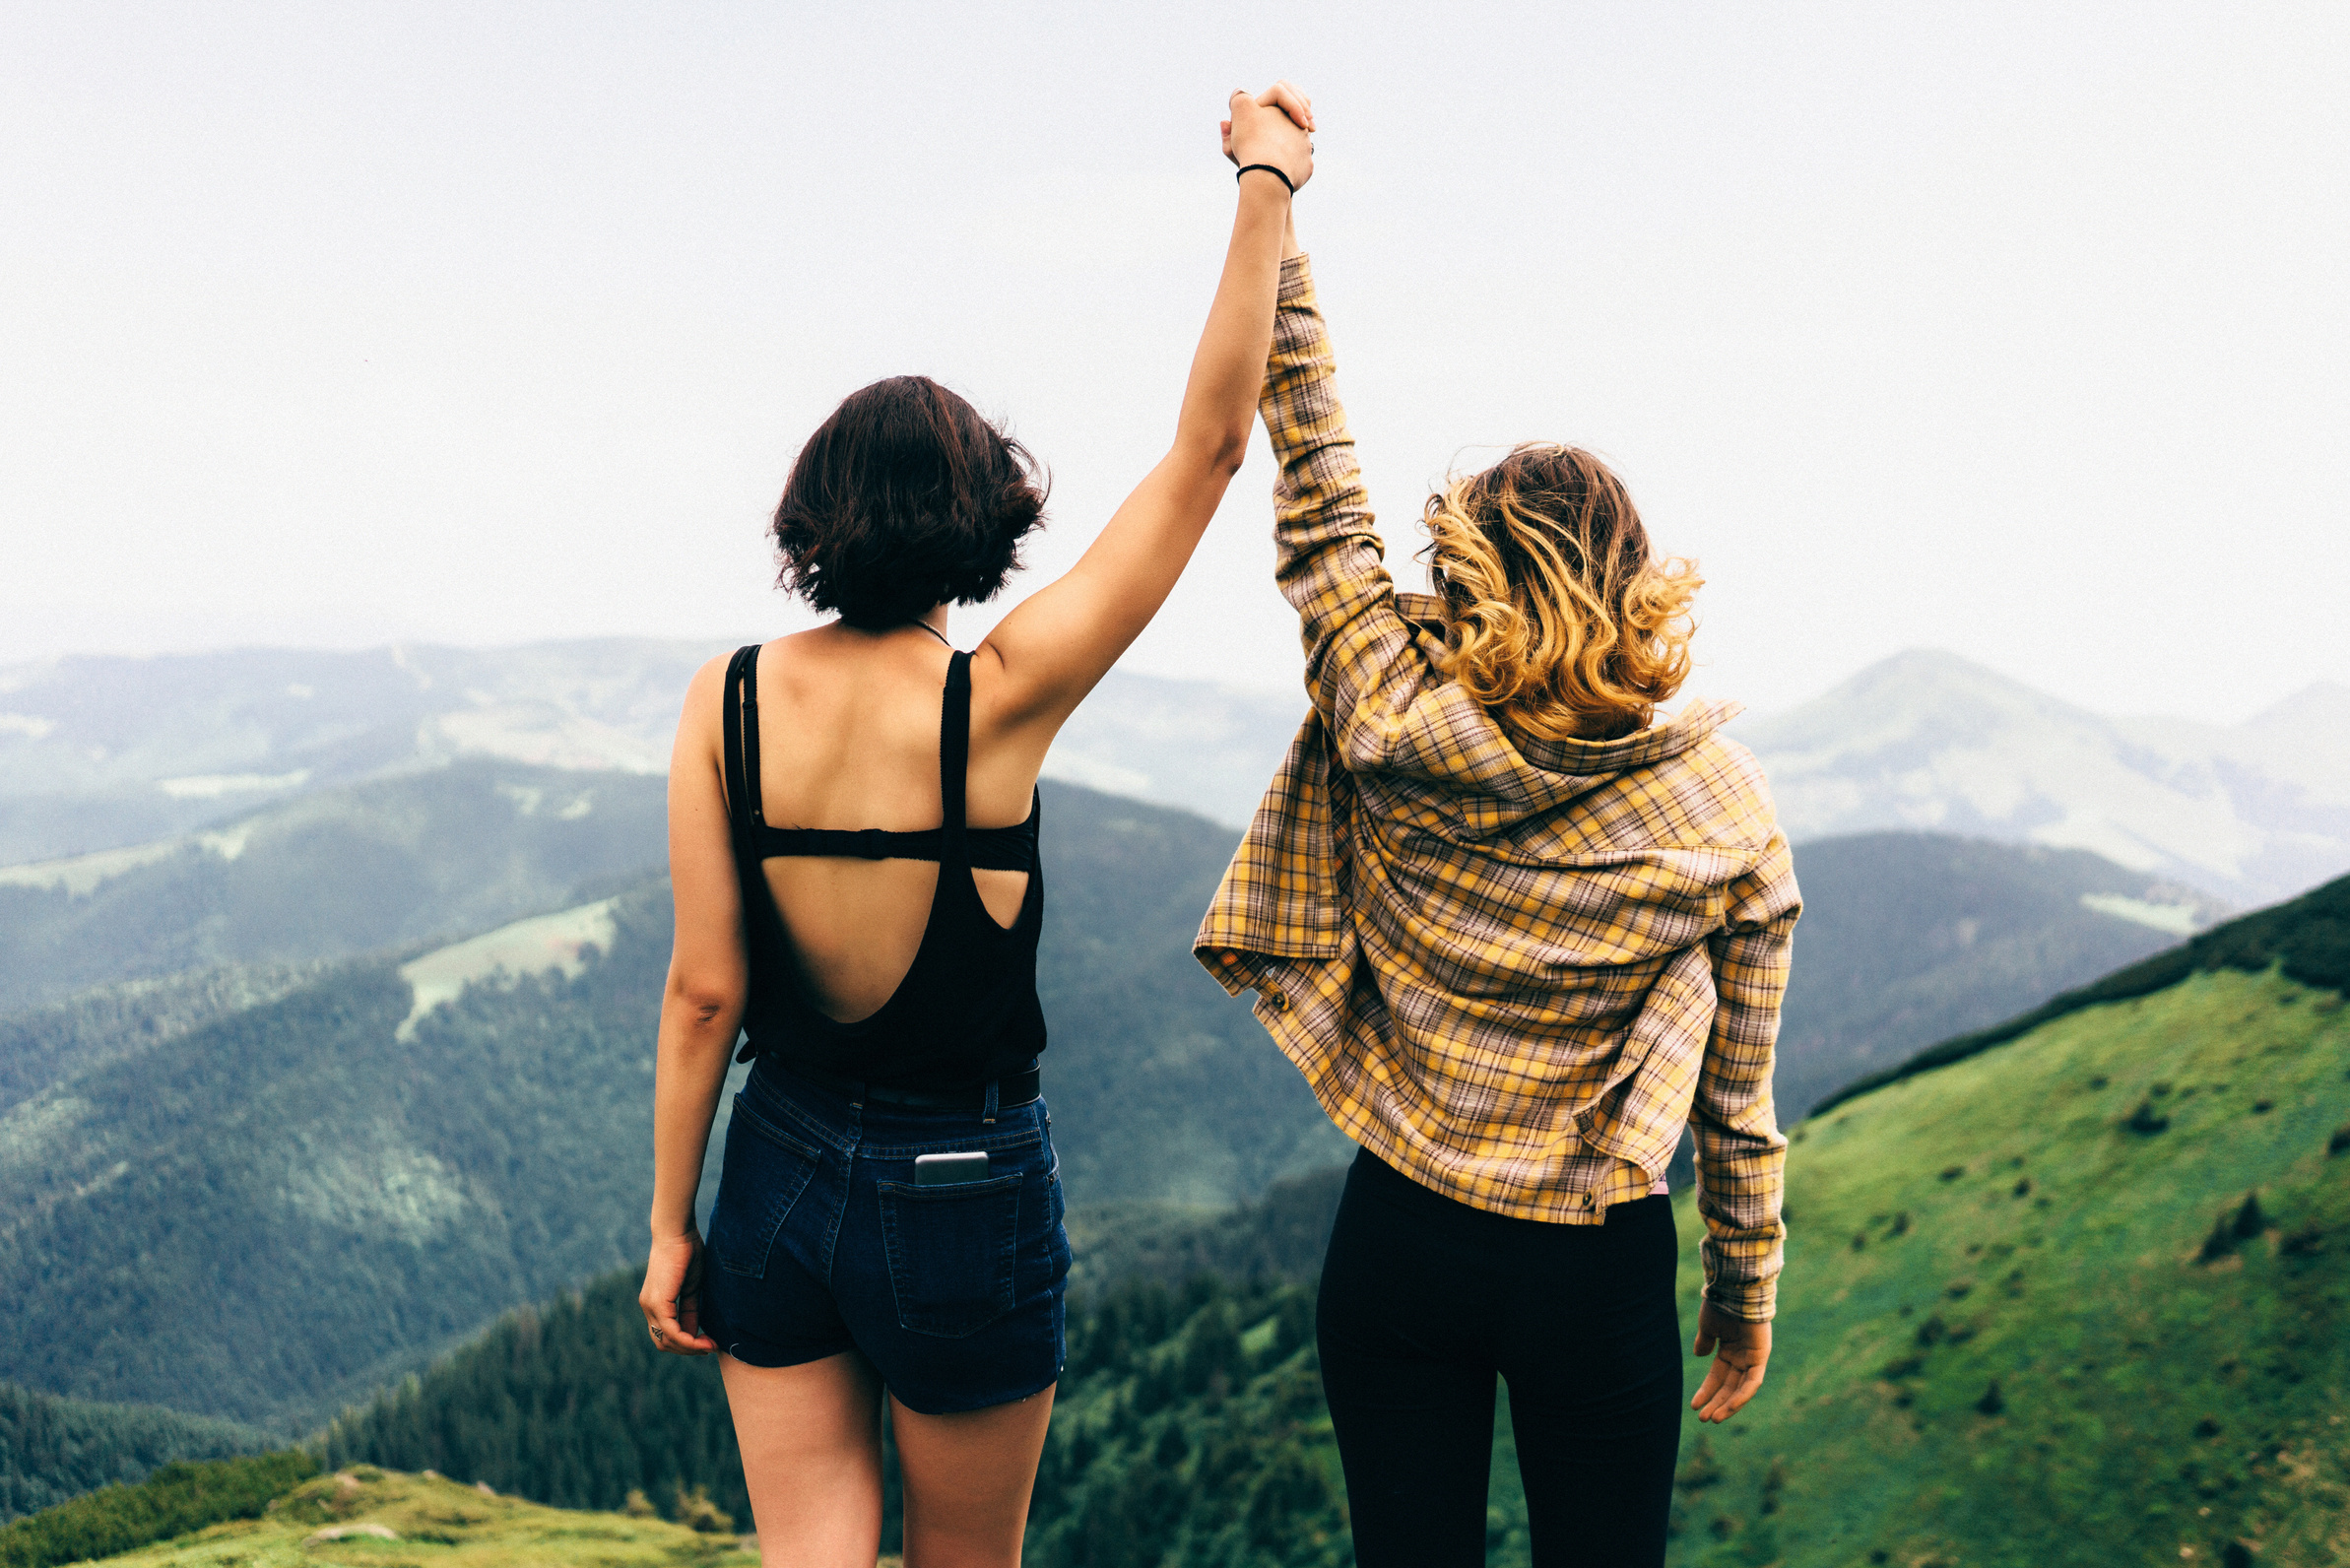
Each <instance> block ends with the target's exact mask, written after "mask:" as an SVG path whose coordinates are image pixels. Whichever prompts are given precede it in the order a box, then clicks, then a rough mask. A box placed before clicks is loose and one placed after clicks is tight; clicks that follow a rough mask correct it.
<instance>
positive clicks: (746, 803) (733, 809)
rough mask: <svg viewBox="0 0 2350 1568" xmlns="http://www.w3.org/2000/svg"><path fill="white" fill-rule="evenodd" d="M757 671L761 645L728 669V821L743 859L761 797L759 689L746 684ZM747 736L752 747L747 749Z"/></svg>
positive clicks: (741, 651)
mask: <svg viewBox="0 0 2350 1568" xmlns="http://www.w3.org/2000/svg"><path fill="white" fill-rule="evenodd" d="M757 667H758V644H757V643H755V642H754V643H752V644H751V646H749V647H747V648H737V649H736V650H735V656H734V657H733V658H732V659H730V660H728V661H727V665H726V713H725V720H726V722H725V725H724V729H725V731H726V817H727V824H728V826H729V827H731V828H732V829H733V831H734V838H735V850H736V854H737V855H738V856H744V855H746V854H747V852H749V851H750V849H751V820H752V816H751V814H752V813H753V812H754V811H755V810H756V809H757V802H758V794H757V791H756V788H755V787H754V785H753V784H752V782H751V781H752V780H754V779H756V778H757V777H758V698H757V695H756V687H755V686H753V687H752V689H751V692H750V693H748V696H749V701H746V700H745V698H746V695H747V693H746V692H745V690H744V687H745V686H746V684H747V682H751V681H755V679H756V677H755V676H754V675H752V673H751V672H753V671H755V670H756V669H757ZM746 734H748V735H749V737H750V738H751V744H750V745H749V746H746V745H745V744H744V738H745V736H746Z"/></svg>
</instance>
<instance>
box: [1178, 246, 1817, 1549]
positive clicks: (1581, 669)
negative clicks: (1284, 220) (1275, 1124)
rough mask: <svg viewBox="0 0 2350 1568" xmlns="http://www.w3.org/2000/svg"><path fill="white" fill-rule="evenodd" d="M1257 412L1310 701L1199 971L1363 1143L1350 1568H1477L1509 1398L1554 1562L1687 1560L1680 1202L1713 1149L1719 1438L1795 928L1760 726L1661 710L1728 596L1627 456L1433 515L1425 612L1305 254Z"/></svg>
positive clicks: (1499, 477) (1333, 1363) (1339, 1268)
mask: <svg viewBox="0 0 2350 1568" xmlns="http://www.w3.org/2000/svg"><path fill="white" fill-rule="evenodd" d="M1285 248H1287V249H1289V250H1292V251H1294V248H1295V247H1294V245H1293V244H1292V245H1289V246H1287V247H1285ZM1261 409H1262V412H1263V415H1264V418H1265V424H1266V426H1267V428H1268V429H1270V430H1271V431H1272V434H1273V447H1274V450H1275V452H1276V454H1277V455H1278V457H1279V459H1280V465H1281V467H1280V477H1279V480H1278V482H1277V484H1276V487H1275V490H1274V501H1275V509H1276V513H1277V526H1276V534H1275V547H1276V565H1275V573H1276V576H1277V579H1278V581H1279V583H1280V587H1281V591H1282V592H1283V593H1284V594H1285V595H1286V596H1287V597H1288V599H1289V602H1290V603H1291V604H1292V605H1294V606H1295V607H1296V608H1297V611H1298V614H1299V617H1300V619H1301V622H1302V632H1303V636H1304V641H1305V649H1306V686H1307V690H1308V693H1309V695H1310V696H1311V697H1312V699H1313V706H1312V711H1311V712H1310V713H1309V714H1308V716H1307V719H1306V722H1305V726H1304V728H1303V729H1302V730H1301V731H1300V732H1299V734H1298V736H1297V739H1296V741H1295V742H1294V743H1293V745H1292V746H1291V748H1290V751H1289V755H1288V757H1287V759H1286V760H1285V761H1284V762H1283V764H1282V766H1281V770H1280V772H1279V773H1278V774H1277V775H1276V776H1275V778H1274V780H1273V787H1272V790H1271V791H1270V792H1269V793H1268V795H1267V796H1266V799H1265V803H1264V805H1263V806H1261V807H1260V808H1259V809H1258V812H1257V817H1256V819H1255V821H1254V822H1253V823H1252V825H1251V826H1250V828H1249V832H1248V836H1247V837H1246V838H1245V839H1244V840H1243V841H1242V844H1241V847H1240V850H1239V852H1238V854H1237V855H1236V856H1235V857H1234V859H1233V863H1232V867H1231V869H1230V871H1229V872H1227V873H1226V875H1225V878H1224V882H1223V885H1222V887H1221V888H1219V889H1218V891H1217V894H1216V898H1215V902H1214V904H1213V905H1212V907H1210V909H1209V910H1208V918H1207V920H1206V921H1205V922H1204V923H1203V925H1202V927H1201V930H1200V936H1199V939H1198V952H1199V957H1200V960H1201V961H1202V962H1203V963H1204V964H1206V965H1207V966H1208V969H1209V971H1210V972H1211V973H1213V974H1215V975H1216V976H1217V978H1218V979H1220V980H1221V981H1222V982H1223V983H1224V985H1225V986H1226V988H1227V989H1229V990H1231V991H1233V992H1234V993H1235V994H1238V993H1239V992H1240V991H1242V990H1244V989H1253V990H1255V991H1256V992H1257V994H1258V998H1259V1000H1258V1003H1257V1015H1258V1017H1259V1018H1260V1019H1262V1020H1263V1021H1264V1023H1265V1025H1266V1027H1267V1029H1268V1030H1269V1031H1270V1032H1271V1033H1272V1034H1273V1038H1274V1040H1275V1041H1276V1042H1278V1044H1279V1045H1280V1047H1281V1049H1282V1050H1283V1051H1284V1052H1285V1053H1286V1054H1287V1055H1288V1056H1289V1058H1290V1060H1291V1061H1293V1062H1294V1063H1295V1064H1296V1065H1297V1067H1298V1068H1299V1070H1300V1071H1302V1072H1303V1073H1304V1074H1305V1076H1306V1078H1307V1080H1308V1082H1310V1083H1311V1084H1312V1085H1313V1088H1314V1092H1315V1094H1316V1095H1317V1096H1318V1097H1319V1098H1320V1100H1321V1102H1322V1105H1323V1108H1324V1110H1326V1111H1327V1112H1328V1113H1329V1115H1330V1117H1331V1119H1332V1120H1333V1121H1334V1122H1336V1123H1337V1124H1338V1128H1339V1130H1340V1131H1341V1132H1343V1133H1345V1134H1346V1135H1347V1136H1348V1137H1349V1138H1351V1139H1353V1140H1354V1141H1355V1142H1356V1143H1358V1144H1359V1145H1361V1152H1360V1154H1359V1155H1358V1156H1357V1157H1356V1159H1355V1162H1354V1166H1353V1169H1352V1170H1351V1171H1350V1172H1349V1173H1348V1175H1347V1180H1346V1190H1345V1196H1344V1198H1343V1200H1342V1201H1341V1203H1340V1206H1339V1209H1338V1221H1337V1224H1336V1225H1335V1226H1334V1228H1333V1231H1332V1234H1331V1239H1330V1251H1329V1256H1328V1259H1327V1260H1326V1263H1325V1267H1324V1271H1323V1275H1322V1293H1321V1302H1320V1308H1319V1312H1318V1325H1317V1326H1318V1331H1319V1338H1320V1344H1321V1355H1322V1375H1323V1383H1324V1387H1325V1389H1326V1390H1327V1392H1328V1395H1329V1399H1330V1409H1331V1416H1332V1419H1333V1421H1334V1423H1335V1425H1336V1427H1337V1433H1338V1450H1339V1456H1340V1459H1341V1461H1342V1463H1343V1466H1344V1470H1345V1474H1346V1491H1347V1506H1348V1511H1349V1514H1350V1516H1351V1519H1352V1525H1353V1532H1354V1545H1355V1553H1356V1560H1357V1561H1358V1562H1359V1563H1361V1564H1362V1565H1363V1568H1389V1565H1408V1568H1447V1565H1453V1564H1461V1565H1468V1564H1477V1563H1482V1562H1483V1561H1484V1535H1485V1496H1486V1484H1487V1478H1488V1477H1487V1473H1486V1472H1487V1468H1488V1463H1489V1457H1490V1455H1491V1452H1492V1434H1493V1408H1494V1405H1493V1402H1494V1387H1495V1379H1496V1378H1497V1377H1499V1378H1504V1379H1507V1380H1508V1383H1509V1389H1510V1418H1511V1422H1512V1425H1513V1427H1514V1430H1515V1433H1516V1437H1517V1448H1518V1461H1519V1466H1520V1469H1521V1470H1522V1471H1523V1473H1524V1478H1525V1484H1526V1497H1527V1506H1528V1510H1529V1513H1530V1515H1531V1524H1532V1528H1533V1534H1534V1561H1535V1562H1536V1563H1537V1564H1551V1563H1569V1562H1572V1563H1593V1564H1607V1565H1609V1568H1617V1565H1628V1564H1661V1563H1662V1562H1663V1561H1664V1560H1665V1516H1666V1513H1667V1510H1668V1508H1669V1506H1670V1502H1671V1483H1672V1465H1673V1456H1674V1452H1675V1448H1676V1445H1677V1443H1678V1437H1679V1421H1680V1394H1681V1370H1680V1359H1679V1348H1678V1340H1679V1330H1678V1327H1677V1314H1676V1309H1675V1303H1674V1297H1673V1274H1674V1266H1675V1261H1676V1258H1677V1247H1676V1243H1675V1240H1674V1234H1673V1219H1672V1209H1671V1201H1670V1200H1669V1198H1667V1197H1666V1196H1665V1181H1664V1173H1665V1166H1666V1164H1667V1163H1668V1161H1669V1160H1670V1158H1671V1155H1672V1151H1673V1148H1674V1146H1675V1144H1676V1143H1677V1142H1678V1141H1679V1138H1680V1135H1681V1130H1682V1128H1683V1127H1684V1126H1688V1127H1691V1128H1693V1129H1694V1130H1695V1133H1696V1139H1697V1168H1698V1204H1697V1207H1698V1210H1699V1212H1700V1213H1701V1214H1702V1215H1703V1217H1704V1220H1705V1225H1706V1237H1705V1241H1704V1245H1703V1257H1704V1265H1705V1277H1706V1283H1705V1296H1704V1301H1703V1303H1702V1305H1701V1306H1700V1308H1699V1312H1698V1323H1697V1335H1696V1339H1695V1342H1694V1344H1693V1346H1692V1349H1693V1352H1694V1353H1696V1354H1699V1355H1705V1354H1708V1353H1711V1354H1713V1356H1714V1360H1713V1363H1712V1365H1711V1366H1710V1367H1709V1368H1708V1370H1707V1372H1706V1376H1705V1379H1704V1382H1703V1384H1702V1385H1701V1386H1700V1387H1699V1389H1698V1390H1697V1393H1696V1397H1695V1399H1694V1400H1693V1401H1691V1404H1692V1405H1694V1406H1695V1408H1696V1410H1697V1413H1698V1418H1699V1419H1700V1420H1705V1421H1721V1420H1726V1419H1728V1418H1729V1417H1730V1415H1731V1414H1732V1413H1733V1412H1735V1411H1736V1410H1737V1409H1738V1407H1739V1406H1740V1405H1744V1404H1745V1403H1746V1401H1747V1400H1748V1399H1750V1398H1752V1396H1753V1395H1754V1393H1755V1391H1756V1390H1757V1389H1758V1388H1759V1387H1760V1386H1761V1384H1762V1380H1763V1368H1764V1364H1765V1362H1766V1361H1767V1360H1768V1358H1769V1356H1770V1345H1771V1330H1770V1318H1771V1316H1772V1311H1773V1305H1774V1298H1775V1291H1776V1284H1777V1278H1778V1274H1779V1265H1780V1257H1781V1250H1782V1227H1781V1224H1780V1217H1779V1209H1780V1187H1781V1176H1782V1169H1783V1162H1784V1157H1785V1148H1786V1141H1785V1140H1784V1139H1783V1138H1781V1137H1780V1135H1779V1131H1778V1128H1777V1126H1776V1125H1775V1122H1774V1119H1773V1115H1772V1107H1771V1092H1770V1085H1771V1055H1772V1045H1773V1041H1774V1039H1775V1038H1776V1035H1777V1032H1778V1020H1779V1004H1780V999H1781V996H1782V994H1783V993H1784V991H1785V989H1786V981H1787V973H1788V951H1789V942H1790V938H1791V935H1792V933H1793V929H1794V926H1795V917H1796V915H1797V913H1798V911H1799V908H1800V901H1799V897H1798V894H1797V891H1796V887H1795V872H1794V863H1793V860H1792V858H1791V857H1790V855H1789V852H1788V845H1787V839H1786V836H1785V835H1784V834H1783V833H1782V832H1780V830H1779V828H1778V825H1777V822H1776V819H1775V817H1774V814H1773V811H1772V808H1771V802H1770V797H1769V794H1768V792H1767V790H1766V788H1765V786H1764V782H1763V777H1762V773H1761V770H1760V769H1759V768H1758V767H1757V766H1756V765H1755V762H1754V758H1753V757H1752V756H1751V755H1750V754H1749V753H1748V752H1747V751H1746V750H1745V749H1744V748H1743V747H1740V746H1738V745H1736V744H1735V743H1733V742H1730V741H1728V740H1726V739H1724V738H1723V737H1722V735H1721V734H1720V733H1719V731H1720V728H1721V726H1722V725H1723V724H1724V723H1725V722H1726V721H1728V720H1729V719H1730V717H1732V716H1733V715H1734V714H1735V713H1736V711H1737V709H1736V707H1735V706H1734V705H1732V704H1726V703H1713V702H1697V703H1692V704H1690V705H1689V706H1688V707H1687V708H1686V709H1685V710H1684V711H1683V712H1681V713H1680V714H1679V715H1678V716H1677V717H1675V718H1670V719H1660V718H1659V716H1658V706H1659V704H1661V703H1663V702H1665V701H1667V700H1669V699H1670V698H1671V697H1672V696H1673V695H1674V694H1675V692H1676V691H1677V690H1678V689H1679V687H1680V685H1681V683H1682V681H1683V679H1684V678H1685V677H1686V675H1687V674H1688V669H1689V650H1688V642H1689V636H1690V631H1691V621H1690V608H1691V601H1692V600H1693V598H1694V596H1695V595H1696V592H1697V589H1698V587H1699V582H1700V579H1699V578H1698V576H1697V574H1696V572H1695V570H1694V568H1692V567H1691V566H1690V565H1689V564H1688V563H1686V562H1683V561H1674V560H1659V559H1658V558H1656V556H1655V555H1654V554H1653V552H1652V550H1651V548H1650V544H1649V539H1648V535H1647V532H1646V530H1645V529H1644V528H1643V527H1642V525H1641V522H1640V516H1639V513H1638V512H1637V511H1636V510H1635V509H1634V507H1633V505H1632V500H1631V497H1630V495H1628V494H1627V493H1626V492H1625V490H1624V487H1623V485H1622V484H1621V482H1620V481H1618V480H1617V478H1616V477H1615V475H1614V474H1612V473H1610V472H1609V471H1608V469H1607V468H1606V466H1605V465H1604V464H1602V463H1600V462H1599V460H1598V459H1597V458H1595V457H1593V456H1592V455H1591V454H1590V453H1588V452H1583V451H1579V450H1577V449H1575V448H1573V447H1567V446H1557V445H1548V444H1535V445H1526V446H1521V447H1519V448H1517V449H1516V450H1515V451H1513V452H1511V453H1510V454H1509V455H1508V456H1507V457H1505V458H1503V459H1502V460H1501V461H1500V462H1499V463H1496V464H1495V465H1493V466H1492V467H1491V468H1488V469H1486V470H1484V471H1483V472H1481V473H1477V474H1472V475H1469V476H1467V477H1464V478H1459V479H1456V480H1454V481H1452V482H1451V483H1450V484H1448V485H1447V486H1446V487H1445V489H1444V490H1443V491H1442V492H1441V493H1439V494H1437V495H1435V496H1434V497H1432V498H1431V499H1430V500H1429V502H1428V505H1427V510H1426V518H1425V520H1426V525H1427V529H1428V533H1429V535H1430V545H1429V557H1430V573H1429V575H1430V577H1431V579H1432V581H1433V584H1434V586H1435V588H1436V592H1435V594H1433V595H1425V594H1410V593H1401V594H1400V593H1398V592H1397V591H1396V589H1395V586H1394V584H1393V582H1392V581H1391V580H1390V578H1389V576H1388V574H1387V571H1386V569H1385V567H1384V566H1383V565H1382V564H1381V561H1382V556H1383V551H1382V547H1381V544H1380V539H1379V535H1378V533H1377V532H1376V530H1375V529H1374V527H1373V525H1372V519H1371V513H1370V510H1369V507H1368V505H1367V503H1366V499H1365V496H1364V493H1363V489H1362V484H1361V480H1360V476H1359V473H1358V471H1357V468H1356V464H1355V457H1354V443H1353V440H1352V438H1351V437H1350V436H1349V435H1348V434H1347V430H1346V423H1345V415H1344V412H1343V411H1342V410H1341V408H1340V407H1339V403H1338V395H1337V392H1336V390H1335V389H1334V387H1333V384H1332V360H1331V353H1330V348H1329V340H1328V338H1327V336H1326V334H1325V331H1324V328H1323V323H1322V316H1321V313H1320V310H1319V309H1318V307H1317V305H1316V303H1315V297H1314V288H1313V282H1312V278H1311V275H1310V273H1309V271H1308V268H1307V265H1306V260H1305V258H1304V257H1303V256H1302V255H1291V256H1290V257H1289V259H1288V260H1286V261H1285V262H1284V263H1283V267H1282V274H1281V292H1280V303H1279V314H1278V316H1277V318H1276V320H1275V322H1274V328H1273V360H1272V364H1271V367H1270V371H1269V374H1268V377H1267V380H1266V384H1265V391H1264V395H1263V399H1262V402H1261Z"/></svg>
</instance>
